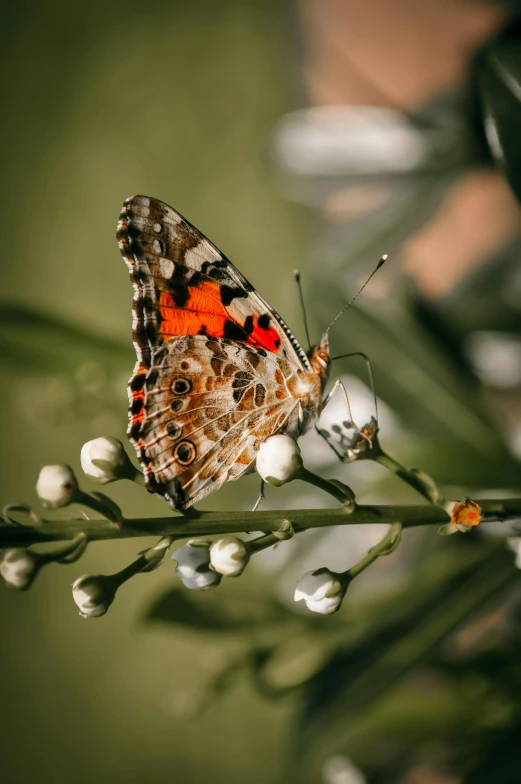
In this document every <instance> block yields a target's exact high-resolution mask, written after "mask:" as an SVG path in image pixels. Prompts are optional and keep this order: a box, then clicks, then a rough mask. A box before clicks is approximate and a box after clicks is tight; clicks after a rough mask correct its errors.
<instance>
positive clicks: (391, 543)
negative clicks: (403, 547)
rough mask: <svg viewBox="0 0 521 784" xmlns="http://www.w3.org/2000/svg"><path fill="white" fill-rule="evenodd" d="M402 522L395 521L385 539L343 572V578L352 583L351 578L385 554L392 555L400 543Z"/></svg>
mask: <svg viewBox="0 0 521 784" xmlns="http://www.w3.org/2000/svg"><path fill="white" fill-rule="evenodd" d="M402 527H403V526H402V524H401V523H394V524H393V525H391V527H390V528H389V530H388V531H387V533H386V534H385V536H384V537H383V539H381V540H380V541H379V542H378V544H375V545H374V547H371V549H370V550H369V552H368V553H367V555H366V556H364V558H361V559H360V561H358V563H355V564H354V566H351V568H350V569H348V570H347V571H346V572H343V574H342V579H343V580H344V581H346V582H347V583H350V582H351V580H354V578H355V577H358V575H359V574H360V573H361V572H363V571H364V569H367V567H368V566H370V565H371V564H372V563H374V562H375V561H376V560H377V559H378V558H381V557H382V556H383V555H390V554H391V553H392V552H394V550H395V549H396V547H397V546H398V545H399V543H400V538H401V534H402Z"/></svg>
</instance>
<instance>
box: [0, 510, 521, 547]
mask: <svg viewBox="0 0 521 784" xmlns="http://www.w3.org/2000/svg"><path fill="white" fill-rule="evenodd" d="M479 505H480V507H481V509H482V511H483V522H496V521H508V520H510V521H511V520H519V519H520V518H521V498H506V499H503V500H498V499H493V500H482V499H479ZM281 520H288V521H289V522H290V523H291V525H292V526H293V528H294V530H295V533H298V532H299V531H304V530H307V529H309V528H323V527H325V526H331V525H359V524H362V523H363V524H367V523H379V524H381V523H387V524H389V525H392V524H393V523H397V522H401V523H402V525H403V527H404V528H412V527H417V526H420V525H436V526H439V525H443V524H444V523H448V522H449V515H448V514H447V513H446V512H445V511H444V510H443V509H441V508H440V507H439V506H431V505H423V506H392V505H382V506H357V507H356V508H355V509H354V511H352V512H351V511H350V510H349V509H347V508H346V507H343V506H342V507H340V508H338V509H284V510H267V511H261V510H259V511H257V512H244V511H241V512H201V513H200V515H199V517H195V518H193V519H185V518H184V517H181V516H175V517H174V516H170V517H155V518H144V519H134V520H125V525H124V527H123V528H117V527H116V526H115V525H113V524H112V523H110V522H109V521H107V520H81V519H78V520H48V521H44V522H43V523H42V525H39V526H32V525H24V526H21V525H20V526H19V525H16V526H15V525H2V526H0V547H7V546H8V547H15V546H21V547H24V546H28V545H30V544H34V543H36V542H53V541H62V540H65V539H74V537H75V536H77V535H78V533H80V532H83V533H84V534H85V536H86V537H87V539H88V540H89V541H98V540H106V539H126V538H130V537H138V536H173V537H176V538H180V539H184V538H188V537H192V536H216V535H219V534H228V533H229V534H237V533H244V532H246V531H266V532H270V531H271V532H276V531H278V530H279V529H280V525H281Z"/></svg>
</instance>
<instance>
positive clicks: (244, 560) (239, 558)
mask: <svg viewBox="0 0 521 784" xmlns="http://www.w3.org/2000/svg"><path fill="white" fill-rule="evenodd" d="M249 560H250V555H249V553H248V549H247V547H246V545H245V543H244V542H243V541H242V539H239V538H238V537H237V536H224V537H223V538H222V539H218V540H217V541H216V542H214V543H213V544H212V545H211V547H210V561H211V564H212V566H213V568H214V569H215V571H216V572H219V574H222V575H224V576H225V577H238V576H239V575H240V574H242V572H243V571H244V569H245V568H246V566H247V565H248V561H249Z"/></svg>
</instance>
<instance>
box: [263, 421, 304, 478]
mask: <svg viewBox="0 0 521 784" xmlns="http://www.w3.org/2000/svg"><path fill="white" fill-rule="evenodd" d="M302 466H303V463H302V457H301V454H300V447H299V445H298V444H297V442H296V441H295V440H294V439H293V438H290V437H289V436H285V435H282V434H279V435H276V436H270V437H269V438H267V439H266V441H264V442H263V443H262V444H261V445H260V449H259V451H258V454H257V463H256V468H257V471H258V473H259V474H260V475H261V477H262V478H263V479H264V481H265V482H269V483H270V484H272V485H275V486H276V487H280V486H281V485H284V484H286V482H291V480H292V479H296V477H297V476H298V474H299V473H300V471H301V469H302Z"/></svg>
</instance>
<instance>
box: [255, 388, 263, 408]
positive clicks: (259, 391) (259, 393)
mask: <svg viewBox="0 0 521 784" xmlns="http://www.w3.org/2000/svg"><path fill="white" fill-rule="evenodd" d="M265 400H266V390H265V389H264V386H263V385H262V384H257V385H256V387H255V405H256V406H258V407H259V408H260V406H263V405H264V401H265Z"/></svg>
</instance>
